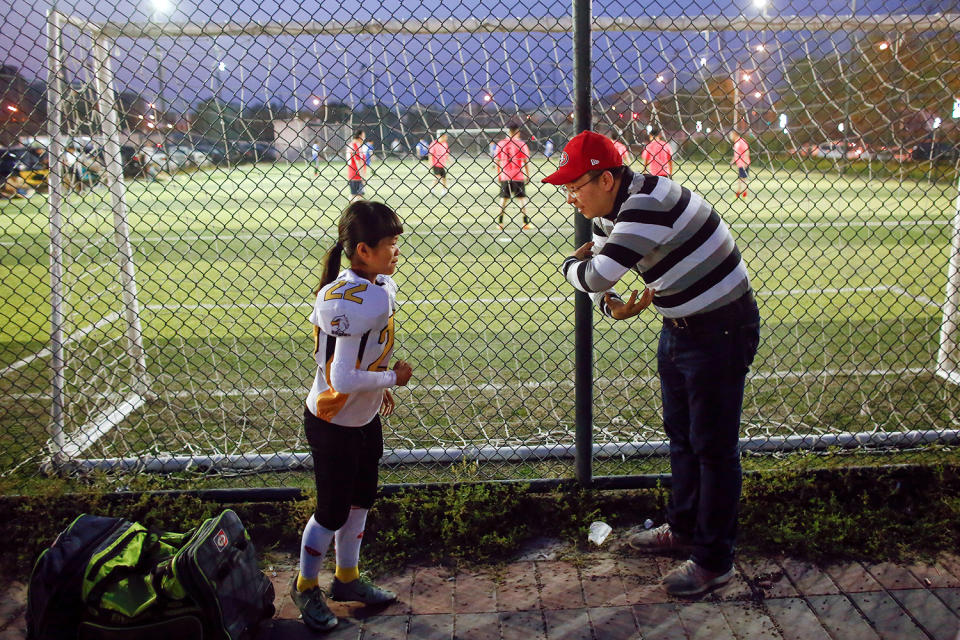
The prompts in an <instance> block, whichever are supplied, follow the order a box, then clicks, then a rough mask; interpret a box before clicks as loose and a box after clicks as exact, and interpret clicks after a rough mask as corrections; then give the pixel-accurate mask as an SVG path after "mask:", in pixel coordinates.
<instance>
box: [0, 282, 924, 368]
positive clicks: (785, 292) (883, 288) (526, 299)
mask: <svg viewBox="0 0 960 640" xmlns="http://www.w3.org/2000/svg"><path fill="white" fill-rule="evenodd" d="M877 292H888V293H895V294H897V295H899V296H905V297H907V298H910V299H911V300H914V301H915V302H917V303H919V304H921V305H923V306H927V307H932V308H934V309H940V308H941V307H940V305H939V304H938V303H937V302H936V301H934V300H932V299H930V298H928V297H926V296H922V295H915V294H911V293H910V292H908V291H906V290H905V289H903V288H902V287H899V286H896V285H879V286H876V287H825V288H821V289H774V290H772V291H758V292H757V296H760V297H767V296H772V297H786V296H796V295H811V294H813V295H821V294H839V293H877ZM511 302H512V303H536V304H542V303H544V302H573V294H571V295H569V296H533V297H530V296H523V297H521V296H511V297H500V298H453V299H451V298H418V299H412V300H400V301H398V304H399V305H400V306H404V305H411V304H412V305H416V306H419V305H439V304H443V303H446V304H449V305H451V306H460V305H464V304H468V305H476V304H481V305H488V304H493V303H498V304H502V303H511ZM311 306H312V305H311V304H310V303H309V302H306V301H305V302H263V303H253V302H251V303H243V304H231V305H223V304H214V303H208V304H205V303H200V304H188V305H166V304H150V305H146V306H144V309H145V310H149V311H154V312H157V311H190V310H198V309H205V310H214V309H286V308H303V309H308V308H310V307H311ZM119 317H120V313H119V312H115V313H112V314H110V315H108V316H105V317H104V318H103V319H102V320H100V321H99V322H97V323H96V324H94V325H91V326H89V327H84V328H82V329H80V330H78V331H77V332H76V333H74V334H73V335H71V336H69V338H68V339H67V340H66V342H65V344H71V343H73V342H76V341H77V340H80V339H82V338H84V337H86V336H87V335H89V334H90V333H92V332H93V331H95V330H97V329H99V328H100V327H102V326H103V325H105V324H109V323H111V322H114V321H116V320H117V319H119ZM50 354H51V351H50V349H49V348H44V349H42V350H40V351H39V352H37V353H35V354H32V355H30V356H27V357H26V358H23V359H22V360H18V361H17V362H15V363H13V364H11V365H8V366H7V367H5V368H3V369H0V377H3V376H5V375H7V374H8V373H10V372H12V371H15V370H17V369H19V368H21V367H23V366H25V365H27V364H29V363H31V362H33V361H34V360H36V359H37V358H45V357H47V356H49V355H50Z"/></svg>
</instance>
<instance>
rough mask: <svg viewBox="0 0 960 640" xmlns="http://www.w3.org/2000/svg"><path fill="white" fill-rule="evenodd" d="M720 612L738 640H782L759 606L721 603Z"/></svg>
mask: <svg viewBox="0 0 960 640" xmlns="http://www.w3.org/2000/svg"><path fill="white" fill-rule="evenodd" d="M720 611H722V612H723V617H724V618H725V619H726V621H727V625H729V627H730V629H731V630H732V631H733V635H734V637H735V638H737V639H738V640H782V638H783V636H781V635H780V633H779V632H778V631H777V627H776V625H775V624H773V620H771V619H770V616H768V615H767V613H766V611H764V609H763V607H762V606H761V605H759V604H755V603H748V602H723V603H721V604H720Z"/></svg>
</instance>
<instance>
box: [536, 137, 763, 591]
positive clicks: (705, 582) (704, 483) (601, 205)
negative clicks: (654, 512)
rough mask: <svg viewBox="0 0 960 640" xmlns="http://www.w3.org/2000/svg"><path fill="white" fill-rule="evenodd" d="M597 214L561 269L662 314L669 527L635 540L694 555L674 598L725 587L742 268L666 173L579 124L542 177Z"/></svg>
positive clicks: (737, 476) (722, 234) (743, 330)
mask: <svg viewBox="0 0 960 640" xmlns="http://www.w3.org/2000/svg"><path fill="white" fill-rule="evenodd" d="M543 181H544V182H548V183H550V184H556V185H563V186H565V188H566V192H567V202H568V203H570V204H573V205H574V206H575V207H576V208H577V210H578V211H579V212H580V214H581V215H583V216H584V217H585V218H587V219H589V220H592V221H593V242H588V243H586V244H584V245H583V246H581V247H580V248H579V249H577V250H576V251H575V252H574V254H573V255H572V256H571V257H569V258H567V259H566V260H564V262H563V266H562V267H561V270H562V272H563V274H564V276H565V277H566V279H567V280H568V281H569V282H570V283H571V284H572V285H573V286H574V287H576V288H577V289H579V290H580V291H585V292H589V293H591V294H592V297H593V300H594V301H595V302H596V303H597V304H598V306H599V308H600V310H601V311H602V312H603V313H604V314H606V315H607V316H610V317H612V318H615V319H625V318H629V317H632V316H634V315H637V314H638V313H640V312H641V311H643V310H644V309H645V308H646V307H647V306H649V305H650V304H651V303H653V305H654V306H655V307H656V309H657V311H659V312H660V313H661V314H662V315H663V328H662V331H661V333H660V342H659V346H658V349H657V369H658V374H659V378H660V389H661V396H662V401H663V427H664V431H665V432H666V434H667V436H668V438H669V439H670V468H671V472H672V475H673V484H672V488H671V497H670V503H669V505H668V508H667V523H666V524H664V525H663V526H660V527H657V528H655V529H651V530H649V531H644V532H641V533H639V534H636V535H634V536H633V537H631V538H630V540H629V543H630V545H631V546H633V547H634V548H639V549H643V550H647V551H675V550H681V549H682V550H690V552H691V555H690V559H689V560H687V561H686V562H684V563H683V564H681V565H680V566H679V567H677V568H676V569H674V570H673V571H671V572H670V573H669V574H668V575H667V576H665V577H664V580H663V582H664V585H665V587H666V590H667V592H668V593H669V594H671V595H696V594H700V593H703V592H705V591H707V590H708V589H710V588H711V587H714V586H717V585H722V584H724V583H726V582H728V581H729V580H730V579H731V578H732V577H733V574H734V569H733V551H734V538H735V534H736V525H737V506H738V503H739V500H740V486H741V472H740V456H739V450H738V438H739V431H740V412H741V408H742V403H743V391H744V384H745V380H746V374H747V371H748V369H749V367H750V364H751V363H752V361H753V357H754V355H755V354H756V349H757V344H758V340H759V323H760V318H759V314H758V312H757V305H756V302H755V301H754V298H753V292H752V291H751V289H750V280H749V277H748V275H747V270H746V267H745V266H744V263H743V260H742V259H741V257H740V252H739V251H738V250H737V246H736V243H735V242H734V240H733V237H732V236H731V235H730V232H729V230H728V229H727V226H726V225H725V224H724V223H723V221H722V220H721V219H720V217H719V216H718V215H717V212H716V211H715V210H714V209H713V207H711V206H710V205H709V204H708V203H707V202H706V201H705V200H704V199H703V198H702V197H701V196H699V195H698V194H696V193H693V192H692V191H690V190H689V189H687V188H686V187H682V186H680V185H679V184H678V183H676V182H673V181H672V180H670V179H668V178H663V177H658V176H651V175H645V174H636V175H635V174H634V173H633V172H632V171H630V169H629V168H627V167H625V166H623V161H622V158H621V157H620V154H619V152H618V151H617V149H616V148H615V147H614V145H613V142H612V141H611V140H609V139H608V138H605V137H604V136H601V135H599V134H596V133H593V132H592V131H585V132H583V133H581V134H579V135H577V136H576V137H575V138H573V140H571V141H570V142H569V143H568V144H567V146H566V147H565V148H564V150H563V154H562V156H561V160H560V169H559V170H557V171H556V172H555V173H553V174H551V175H549V176H547V177H546V178H544V180H543ZM632 268H633V269H636V270H637V271H639V272H640V274H641V275H642V277H643V279H644V281H645V282H646V287H645V288H644V291H643V294H642V295H640V296H639V297H638V292H637V291H633V293H632V294H631V295H630V298H629V300H628V301H626V302H624V301H623V299H622V298H621V297H620V296H619V295H617V293H616V292H615V291H613V289H612V288H611V287H613V285H614V284H616V282H617V281H618V280H620V278H621V277H623V276H624V275H625V274H626V273H627V271H629V270H630V269H632Z"/></svg>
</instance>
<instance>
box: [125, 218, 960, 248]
mask: <svg viewBox="0 0 960 640" xmlns="http://www.w3.org/2000/svg"><path fill="white" fill-rule="evenodd" d="M950 223H951V220H946V219H945V220H909V219H908V220H836V221H825V222H748V223H734V224H731V225H730V227H731V228H732V229H771V230H774V231H776V230H777V229H817V228H823V229H845V228H851V227H874V228H876V227H881V228H885V227H889V228H899V227H930V226H945V225H949V224H950ZM424 224H428V223H424ZM537 232H539V233H573V227H572V226H569V225H564V226H559V227H556V226H545V227H537V228H536V229H534V231H533V233H537ZM505 233H510V232H506V231H501V230H499V229H459V230H458V229H449V230H436V229H430V230H412V231H406V232H404V235H407V236H455V237H457V236H500V235H503V234H505ZM524 233H531V232H524ZM519 234H520V231H519V230H518V231H517V235H519ZM284 238H318V239H319V238H330V239H333V238H334V235H333V233H331V232H329V231H326V230H319V229H318V230H299V231H289V232H283V233H282V232H280V231H277V232H274V233H215V234H204V233H201V234H192V233H185V234H182V235H155V236H142V237H139V238H137V237H134V238H133V241H134V242H145V243H159V242H175V241H186V240H211V241H212V240H220V241H230V240H278V239H279V240H282V239H284Z"/></svg>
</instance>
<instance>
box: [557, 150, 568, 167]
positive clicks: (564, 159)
mask: <svg viewBox="0 0 960 640" xmlns="http://www.w3.org/2000/svg"><path fill="white" fill-rule="evenodd" d="M569 161H570V156H568V155H567V152H566V151H564V152H563V153H561V154H560V165H559V166H561V167H562V166H563V165H565V164H567V162H569Z"/></svg>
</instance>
